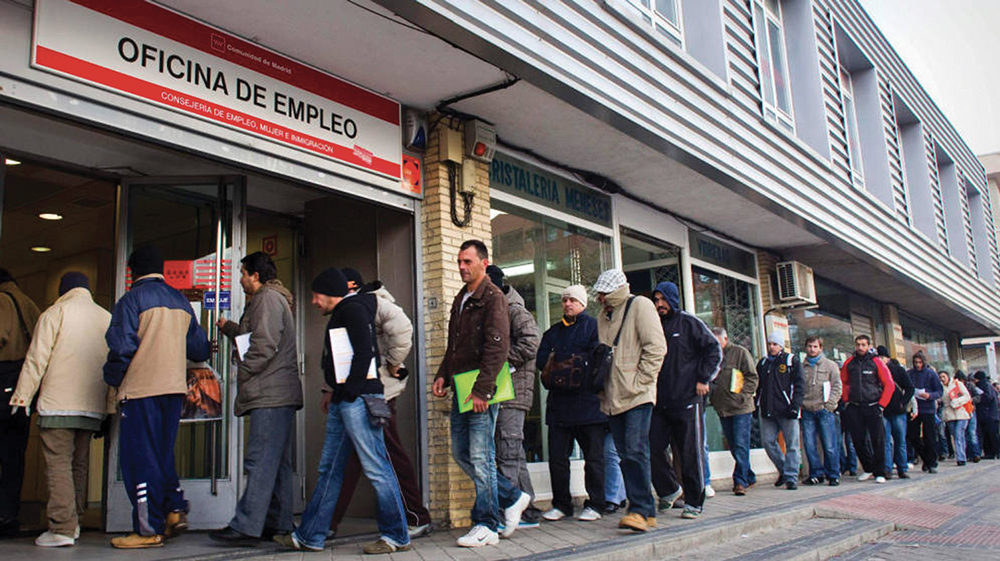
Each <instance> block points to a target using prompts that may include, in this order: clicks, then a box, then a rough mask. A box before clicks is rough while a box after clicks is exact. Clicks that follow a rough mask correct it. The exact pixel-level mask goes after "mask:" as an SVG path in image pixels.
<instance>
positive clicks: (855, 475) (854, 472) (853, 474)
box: [847, 469, 858, 477]
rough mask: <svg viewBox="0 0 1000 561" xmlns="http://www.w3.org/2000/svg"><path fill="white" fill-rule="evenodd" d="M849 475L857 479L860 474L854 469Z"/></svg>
mask: <svg viewBox="0 0 1000 561" xmlns="http://www.w3.org/2000/svg"><path fill="white" fill-rule="evenodd" d="M847 475H850V476H851V477H857V476H858V472H857V470H853V469H852V470H851V471H849V472H847Z"/></svg>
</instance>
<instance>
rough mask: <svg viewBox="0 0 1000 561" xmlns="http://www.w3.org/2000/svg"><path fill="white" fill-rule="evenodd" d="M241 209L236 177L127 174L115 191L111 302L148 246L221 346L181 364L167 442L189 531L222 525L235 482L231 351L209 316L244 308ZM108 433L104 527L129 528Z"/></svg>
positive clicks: (240, 182) (240, 181)
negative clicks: (175, 425)
mask: <svg viewBox="0 0 1000 561" xmlns="http://www.w3.org/2000/svg"><path fill="white" fill-rule="evenodd" d="M244 209H245V181H244V178H243V177H241V176H217V177H169V178H147V177H143V178H134V179H128V180H125V181H124V182H123V184H122V186H121V191H120V196H119V208H118V231H117V240H118V248H117V271H118V274H117V278H116V301H117V299H118V298H121V296H122V295H123V294H124V293H125V291H127V290H128V288H129V287H130V285H131V282H132V280H133V279H132V278H131V277H130V271H128V270H127V266H126V263H127V260H128V255H129V254H130V253H131V251H132V250H133V248H137V247H141V246H145V245H153V246H155V247H157V248H158V249H159V250H160V252H161V253H162V254H163V258H164V276H165V277H166V279H167V283H168V284H170V285H171V286H173V287H174V288H176V289H178V290H179V291H180V292H181V293H182V294H184V295H185V296H186V297H187V299H188V301H189V302H190V303H191V308H192V310H193V312H194V314H195V317H196V318H198V320H199V322H200V323H201V326H202V327H203V328H204V329H205V331H206V332H207V333H208V336H209V339H210V340H213V341H218V343H219V344H218V349H217V350H216V351H215V352H214V353H213V354H212V356H211V358H210V359H209V361H208V363H207V364H194V363H189V364H188V372H187V376H188V388H189V389H188V396H187V400H186V401H185V405H184V410H183V413H182V418H181V426H180V430H179V431H178V435H177V443H176V445H175V449H174V451H175V456H176V467H177V473H178V475H179V477H180V480H181V488H182V489H183V490H184V495H185V498H186V499H187V500H188V501H189V503H190V507H191V510H190V513H189V514H188V523H189V525H190V527H191V528H192V529H204V528H221V527H223V526H225V525H226V524H227V523H228V522H229V520H230V518H231V517H232V515H233V512H234V510H235V506H236V501H237V499H238V497H239V491H240V486H241V483H242V482H241V481H240V479H241V478H239V477H236V475H237V474H239V473H240V471H241V465H240V464H241V462H240V460H241V454H240V446H239V443H240V433H241V428H242V426H241V423H237V422H234V420H233V419H234V418H233V416H232V407H233V399H234V397H235V391H236V377H235V375H232V376H231V375H230V360H229V358H228V357H229V356H230V354H231V352H232V350H231V348H230V343H229V341H228V340H227V339H226V338H225V337H222V338H220V337H219V336H218V335H219V333H218V328H217V327H216V321H217V319H218V318H220V317H239V316H240V313H241V311H242V308H243V292H242V290H240V289H239V286H238V280H239V263H240V259H241V258H242V257H243V254H244V249H243V246H244V243H245V242H244V240H245V234H244V232H243V216H244ZM234 284H236V287H235V288H236V289H235V290H234ZM213 377H214V378H215V380H214V381H213V380H212V378H213ZM215 381H217V382H218V383H217V384H216V383H214V382H215ZM111 436H112V440H111V443H110V452H109V463H108V466H109V469H108V470H107V472H108V485H107V489H108V497H107V510H106V516H107V518H106V521H107V524H106V526H107V530H108V531H127V530H129V529H130V528H131V526H132V518H131V505H130V503H129V501H128V497H127V496H126V493H125V488H124V485H123V483H122V479H121V470H120V468H119V463H118V434H117V427H115V429H114V430H113V431H112V435H111Z"/></svg>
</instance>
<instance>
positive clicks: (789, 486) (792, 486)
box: [785, 479, 799, 491]
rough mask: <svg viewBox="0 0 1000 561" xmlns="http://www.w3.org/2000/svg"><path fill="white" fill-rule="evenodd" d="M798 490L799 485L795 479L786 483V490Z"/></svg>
mask: <svg viewBox="0 0 1000 561" xmlns="http://www.w3.org/2000/svg"><path fill="white" fill-rule="evenodd" d="M798 488H799V485H798V483H796V482H795V480H794V479H789V480H788V481H785V489H788V490H789V491H794V490H796V489H798Z"/></svg>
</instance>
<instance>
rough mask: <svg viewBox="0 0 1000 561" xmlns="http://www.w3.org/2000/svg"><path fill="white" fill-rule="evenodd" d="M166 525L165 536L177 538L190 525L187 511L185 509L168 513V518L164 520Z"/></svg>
mask: <svg viewBox="0 0 1000 561" xmlns="http://www.w3.org/2000/svg"><path fill="white" fill-rule="evenodd" d="M163 525H164V526H165V528H164V530H163V537H164V538H168V539H169V538H176V537H177V536H179V535H181V532H183V531H184V530H187V527H188V517H187V513H186V512H184V511H183V510H175V511H173V512H171V513H168V514H167V519H166V520H165V521H164V524H163Z"/></svg>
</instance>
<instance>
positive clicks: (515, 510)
mask: <svg viewBox="0 0 1000 561" xmlns="http://www.w3.org/2000/svg"><path fill="white" fill-rule="evenodd" d="M489 264H490V262H489V252H488V251H487V249H486V244H485V243H483V242H482V241H481V240H466V241H465V242H463V243H462V245H461V246H460V247H459V250H458V272H459V274H460V275H461V277H462V281H463V282H464V283H465V287H464V288H463V289H462V290H460V291H459V293H458V294H457V295H455V300H454V301H453V302H452V304H451V319H450V320H449V321H448V347H447V349H446V350H445V354H444V358H443V359H442V361H441V366H440V367H439V368H438V371H437V375H436V376H435V377H434V385H433V386H432V388H431V391H432V392H433V393H434V395H435V396H436V397H439V398H440V397H446V396H447V395H448V392H447V389H446V387H448V386H451V388H452V390H453V393H454V394H455V395H454V396H453V397H452V403H451V453H452V456H453V457H454V459H455V463H457V464H458V465H459V467H461V468H462V471H464V472H465V474H466V475H468V476H469V478H470V479H472V481H473V483H474V484H475V486H476V499H475V502H474V503H473V504H472V524H473V526H472V528H471V529H470V530H469V532H468V533H467V534H465V535H464V536H462V537H460V538H458V540H457V542H456V543H457V544H458V546H459V547H483V546H487V545H496V544H497V543H499V536H498V534H497V530H499V528H500V524H501V522H503V525H504V529H503V532H502V533H503V536H504V537H509V536H510V535H511V534H513V533H514V530H516V529H517V526H518V524H519V523H520V520H521V514H522V513H523V512H524V510H525V509H526V508H528V505H529V504H530V503H531V495H529V494H527V493H523V492H521V491H520V490H519V489H518V488H517V487H515V486H514V485H513V484H512V483H511V481H510V480H509V479H507V478H506V477H504V475H503V474H502V473H498V472H497V465H496V448H495V447H496V442H495V441H494V434H495V432H496V430H495V429H496V422H497V414H498V407H497V405H496V404H492V405H491V404H489V403H488V402H489V400H490V399H492V398H493V393H494V391H495V388H496V378H497V375H498V374H500V370H501V369H502V368H503V364H504V362H506V360H507V356H508V355H509V353H510V317H509V314H508V310H507V298H506V297H505V296H504V295H503V292H502V291H501V290H500V288H499V287H498V286H496V285H495V284H493V283H492V282H490V279H489V277H487V276H486V267H487V266H489ZM474 370H478V371H479V372H478V374H477V375H476V381H475V383H473V385H472V390H471V392H470V393H469V397H467V398H466V400H465V401H466V403H470V402H471V403H472V410H471V411H468V412H466V413H462V412H460V411H459V409H458V405H459V404H458V395H457V392H455V391H454V390H455V387H454V377H455V375H456V374H462V373H465V372H471V371H474ZM501 509H503V520H501V518H500V510H501Z"/></svg>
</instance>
